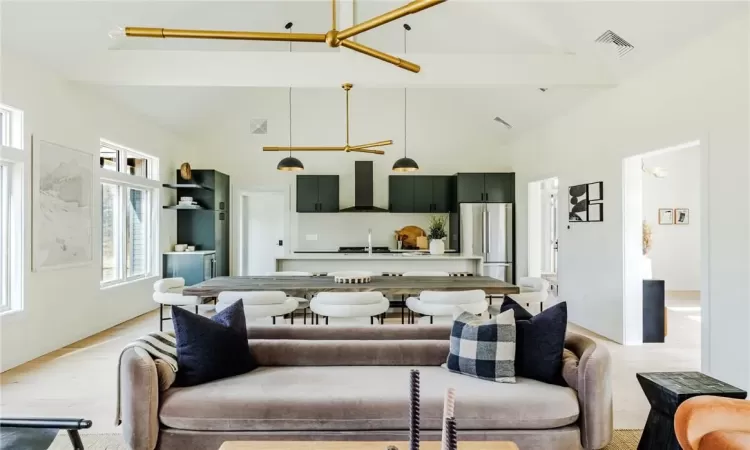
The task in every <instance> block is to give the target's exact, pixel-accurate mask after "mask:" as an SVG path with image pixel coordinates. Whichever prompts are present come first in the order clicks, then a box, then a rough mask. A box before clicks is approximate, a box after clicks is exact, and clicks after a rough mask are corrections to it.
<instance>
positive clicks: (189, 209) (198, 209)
mask: <svg viewBox="0 0 750 450" xmlns="http://www.w3.org/2000/svg"><path fill="white" fill-rule="evenodd" d="M162 208H164V209H177V210H182V211H205V210H206V208H201V207H200V206H196V207H187V208H186V207H184V206H174V205H172V206H162Z"/></svg>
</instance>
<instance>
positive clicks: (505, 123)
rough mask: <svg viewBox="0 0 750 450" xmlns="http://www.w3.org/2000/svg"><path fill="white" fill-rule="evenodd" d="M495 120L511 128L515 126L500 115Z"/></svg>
mask: <svg viewBox="0 0 750 450" xmlns="http://www.w3.org/2000/svg"><path fill="white" fill-rule="evenodd" d="M494 120H495V122H499V123H501V124H503V125H505V128H507V129H509V130H510V129H512V128H513V126H512V125H511V124H509V123H508V122H506V121H504V120H503V119H501V118H499V117H495V119H494Z"/></svg>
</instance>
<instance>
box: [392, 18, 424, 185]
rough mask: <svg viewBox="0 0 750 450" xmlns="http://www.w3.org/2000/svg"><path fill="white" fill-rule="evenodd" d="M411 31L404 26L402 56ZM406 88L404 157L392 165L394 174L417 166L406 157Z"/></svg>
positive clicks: (417, 167) (408, 27)
mask: <svg viewBox="0 0 750 450" xmlns="http://www.w3.org/2000/svg"><path fill="white" fill-rule="evenodd" d="M409 31H411V26H409V24H408V23H405V24H404V54H406V33H407V32H409ZM406 116H407V114H406V88H404V157H403V158H399V159H397V160H396V162H395V163H393V171H394V172H416V171H417V170H419V165H418V164H417V162H416V161H414V160H413V159H411V158H408V157H407V156H406Z"/></svg>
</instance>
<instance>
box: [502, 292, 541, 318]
mask: <svg viewBox="0 0 750 450" xmlns="http://www.w3.org/2000/svg"><path fill="white" fill-rule="evenodd" d="M509 309H512V310H513V315H514V316H515V318H516V320H529V319H531V318H532V317H534V315H533V314H531V313H530V312H528V311H527V310H526V308H524V307H523V306H521V305H519V304H518V303H517V302H516V301H515V300H513V299H512V298H510V297H505V300H503V304H502V305H500V312H505V311H507V310H509Z"/></svg>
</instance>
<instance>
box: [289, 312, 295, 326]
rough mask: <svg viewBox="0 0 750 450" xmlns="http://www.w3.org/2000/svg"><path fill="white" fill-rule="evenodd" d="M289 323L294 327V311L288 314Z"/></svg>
mask: <svg viewBox="0 0 750 450" xmlns="http://www.w3.org/2000/svg"><path fill="white" fill-rule="evenodd" d="M289 321H290V322H291V324H292V325H294V311H292V312H291V313H289Z"/></svg>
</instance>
